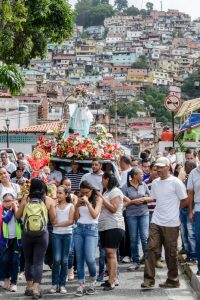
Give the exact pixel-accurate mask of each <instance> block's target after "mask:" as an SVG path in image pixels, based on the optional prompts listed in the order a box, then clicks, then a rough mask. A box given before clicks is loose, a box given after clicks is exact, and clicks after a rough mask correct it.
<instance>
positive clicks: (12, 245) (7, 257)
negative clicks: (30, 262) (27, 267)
mask: <svg viewBox="0 0 200 300" xmlns="http://www.w3.org/2000/svg"><path fill="white" fill-rule="evenodd" d="M20 252H21V251H20V248H19V246H18V243H17V239H16V238H14V239H9V240H8V248H7V246H6V245H1V253H2V257H1V269H2V274H3V278H2V279H5V278H8V277H11V280H10V281H11V284H15V285H16V284H17V276H18V272H19V263H20Z"/></svg>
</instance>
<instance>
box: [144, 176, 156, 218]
mask: <svg viewBox="0 0 200 300" xmlns="http://www.w3.org/2000/svg"><path fill="white" fill-rule="evenodd" d="M144 182H145V183H146V185H147V187H148V189H149V190H150V191H151V186H152V182H153V180H152V179H151V178H150V177H149V178H147V179H146V180H144ZM155 200H156V199H154V201H155ZM155 207H156V203H155V202H151V203H148V208H149V212H150V213H151V214H152V213H153V212H154V208H155Z"/></svg>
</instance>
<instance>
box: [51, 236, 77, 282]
mask: <svg viewBox="0 0 200 300" xmlns="http://www.w3.org/2000/svg"><path fill="white" fill-rule="evenodd" d="M71 239H72V235H71V234H56V233H53V235H52V247H53V268H52V285H56V286H65V283H66V278H67V271H68V255H69V250H70V245H71Z"/></svg>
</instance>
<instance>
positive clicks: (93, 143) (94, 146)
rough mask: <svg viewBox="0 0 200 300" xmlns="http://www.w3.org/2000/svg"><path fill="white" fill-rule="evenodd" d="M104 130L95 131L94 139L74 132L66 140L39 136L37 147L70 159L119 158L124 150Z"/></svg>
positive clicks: (52, 154) (55, 155)
mask: <svg viewBox="0 0 200 300" xmlns="http://www.w3.org/2000/svg"><path fill="white" fill-rule="evenodd" d="M110 138H111V135H110V134H107V132H105V130H103V133H102V130H100V133H99V132H97V137H96V139H95V140H92V139H91V138H86V137H82V136H80V135H79V134H74V135H72V136H70V137H68V139H67V140H63V139H60V140H58V139H55V138H52V139H51V140H47V139H46V137H44V138H43V137H40V138H39V140H38V143H37V147H41V148H42V149H43V150H44V151H46V153H47V154H48V153H50V154H51V156H53V157H59V158H71V159H92V158H95V157H98V158H102V159H112V160H119V158H120V156H121V155H123V154H124V151H123V150H122V149H121V148H120V147H119V146H118V145H116V144H115V143H113V142H112V141H108V139H110Z"/></svg>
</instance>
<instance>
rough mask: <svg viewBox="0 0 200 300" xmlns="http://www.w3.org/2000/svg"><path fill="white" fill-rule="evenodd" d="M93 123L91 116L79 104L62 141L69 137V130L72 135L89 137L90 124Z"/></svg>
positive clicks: (85, 106)
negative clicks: (77, 134)
mask: <svg viewBox="0 0 200 300" xmlns="http://www.w3.org/2000/svg"><path fill="white" fill-rule="evenodd" d="M92 121H93V115H92V113H91V112H90V110H89V109H88V107H87V105H86V104H84V103H79V104H78V105H77V107H76V108H75V110H74V112H73V114H72V116H71V118H70V120H69V123H68V125H67V128H66V130H65V133H64V135H63V138H64V140H66V139H67V138H68V137H69V130H72V131H73V133H79V134H80V135H81V136H84V137H87V136H88V135H89V130H90V123H91V122H92Z"/></svg>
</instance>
